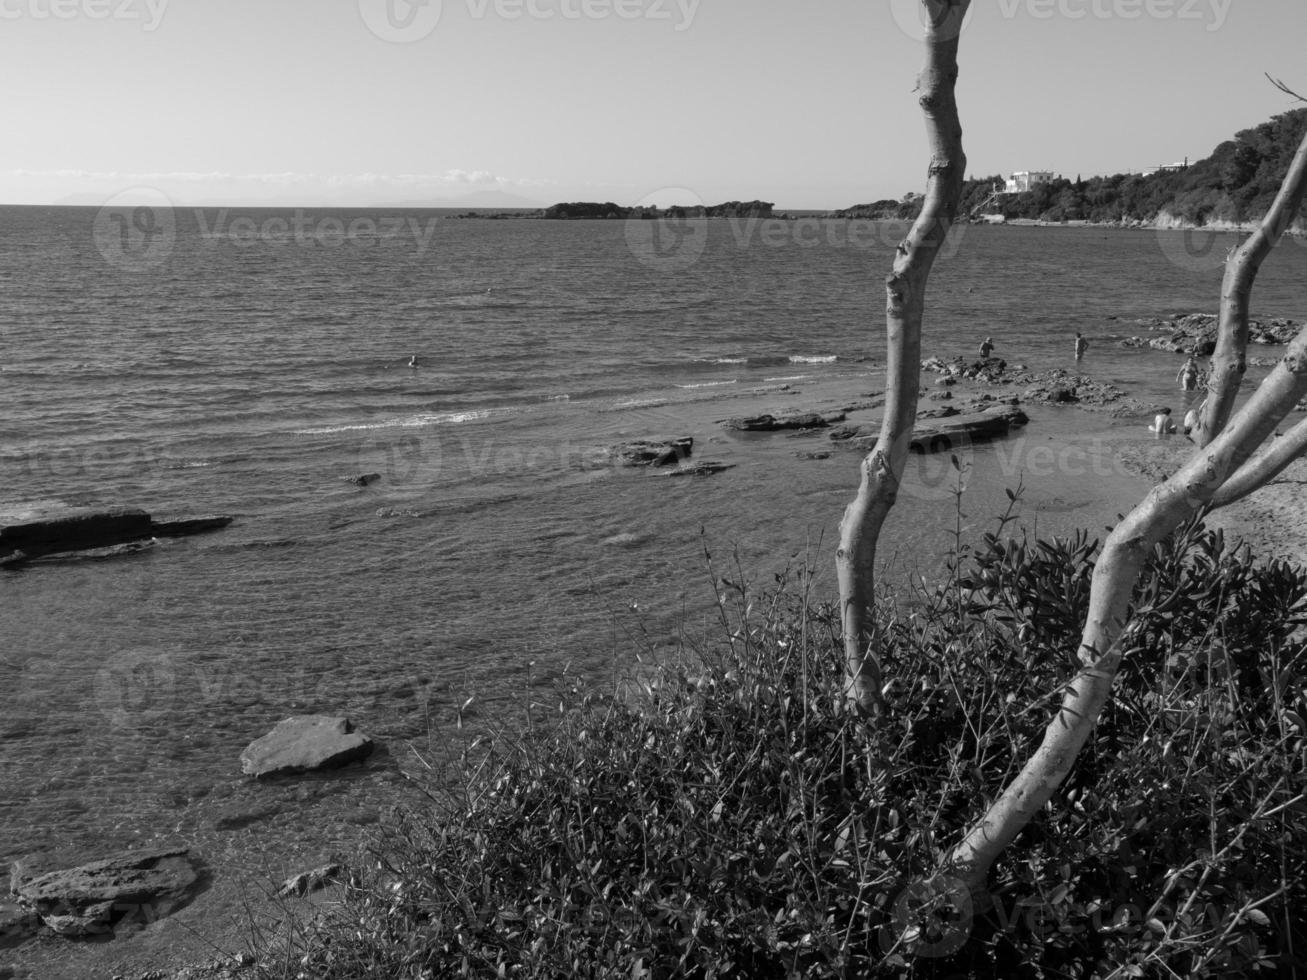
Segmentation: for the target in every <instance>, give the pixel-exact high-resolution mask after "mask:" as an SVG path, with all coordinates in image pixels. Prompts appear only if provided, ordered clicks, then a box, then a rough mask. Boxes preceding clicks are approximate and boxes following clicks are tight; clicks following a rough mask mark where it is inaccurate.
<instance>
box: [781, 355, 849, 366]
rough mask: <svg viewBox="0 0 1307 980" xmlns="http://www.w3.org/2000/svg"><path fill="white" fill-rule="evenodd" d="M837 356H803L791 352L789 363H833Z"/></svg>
mask: <svg viewBox="0 0 1307 980" xmlns="http://www.w3.org/2000/svg"><path fill="white" fill-rule="evenodd" d="M838 360H839V358H838V357H837V356H836V355H834V354H830V355H819V356H816V357H805V356H804V355H802V354H791V355H790V363H791V364H834V363H835V362H836V361H838Z"/></svg>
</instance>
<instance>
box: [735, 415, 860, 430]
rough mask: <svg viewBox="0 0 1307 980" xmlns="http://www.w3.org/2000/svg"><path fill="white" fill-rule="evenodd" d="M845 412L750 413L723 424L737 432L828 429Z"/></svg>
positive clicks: (842, 419) (841, 417)
mask: <svg viewBox="0 0 1307 980" xmlns="http://www.w3.org/2000/svg"><path fill="white" fill-rule="evenodd" d="M846 417H847V416H846V415H845V414H844V413H843V412H792V413H789V414H786V415H781V416H779V417H778V416H775V415H749V416H745V417H743V418H732V419H727V420H726V421H725V422H723V423H722V425H724V426H726V428H728V429H734V430H735V431H736V432H783V431H793V430H805V429H828V428H830V427H831V425H832V424H834V423H836V422H843V421H844V419H845V418H846Z"/></svg>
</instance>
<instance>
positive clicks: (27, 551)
mask: <svg viewBox="0 0 1307 980" xmlns="http://www.w3.org/2000/svg"><path fill="white" fill-rule="evenodd" d="M231 522H232V518H230V517H195V518H189V519H186V520H177V521H156V520H154V519H153V518H152V517H150V515H149V514H147V513H146V512H145V511H143V510H140V509H138V508H134V507H119V508H114V509H111V510H104V511H87V512H79V513H73V514H65V515H60V516H57V517H48V518H43V519H40V520H34V521H25V522H23V523H21V524H10V525H7V526H4V527H0V565H5V566H13V565H17V564H21V563H23V562H26V561H31V560H33V559H36V558H41V557H44V556H46V555H56V554H63V553H66V552H81V551H96V550H105V549H111V548H114V547H116V546H118V545H124V544H127V543H129V542H133V541H148V540H150V539H151V538H157V537H181V536H183V535H189V534H203V533H204V532H206V531H216V530H218V529H220V528H224V527H226V526H227V525H228V524H230V523H231ZM128 550H129V551H130V550H131V549H128Z"/></svg>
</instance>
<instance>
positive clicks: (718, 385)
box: [676, 379, 735, 388]
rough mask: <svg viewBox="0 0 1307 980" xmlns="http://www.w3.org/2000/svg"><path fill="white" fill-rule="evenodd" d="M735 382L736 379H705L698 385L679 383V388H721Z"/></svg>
mask: <svg viewBox="0 0 1307 980" xmlns="http://www.w3.org/2000/svg"><path fill="white" fill-rule="evenodd" d="M733 384H735V381H734V379H732V380H730V381H704V382H702V383H700V384H697V385H677V386H676V387H678V388H721V387H723V386H725V385H733Z"/></svg>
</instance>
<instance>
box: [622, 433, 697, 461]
mask: <svg viewBox="0 0 1307 980" xmlns="http://www.w3.org/2000/svg"><path fill="white" fill-rule="evenodd" d="M693 451H694V439H692V438H690V437H689V436H686V437H685V438H683V439H671V440H668V441H666V442H650V441H646V440H638V441H636V442H624V443H622V444H621V445H620V446H614V447H613V450H612V452H613V455H614V456H615V457H616V459H617V461H618V462H620V463H621V464H622V465H623V466H673V465H675V464H677V463H681V462H683V461H684V460H686V459H689V458H690V454H691V453H692V452H693Z"/></svg>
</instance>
